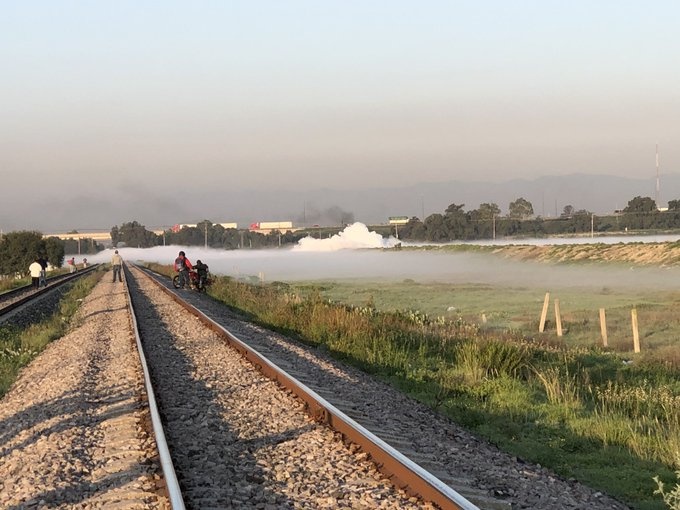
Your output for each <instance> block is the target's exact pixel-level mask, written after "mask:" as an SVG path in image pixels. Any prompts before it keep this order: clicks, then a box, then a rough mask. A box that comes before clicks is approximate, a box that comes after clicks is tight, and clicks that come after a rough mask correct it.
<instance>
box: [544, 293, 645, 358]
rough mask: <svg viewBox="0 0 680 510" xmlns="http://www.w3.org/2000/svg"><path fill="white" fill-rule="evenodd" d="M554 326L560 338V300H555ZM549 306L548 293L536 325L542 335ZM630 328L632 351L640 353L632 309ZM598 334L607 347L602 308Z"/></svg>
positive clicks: (634, 315)
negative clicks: (631, 331)
mask: <svg viewBox="0 0 680 510" xmlns="http://www.w3.org/2000/svg"><path fill="white" fill-rule="evenodd" d="M554 301H555V326H556V328H557V336H560V337H561V336H562V334H563V331H562V316H561V315H560V300H559V299H557V298H555V300H554ZM549 305H550V292H546V293H545V299H544V300H543V311H542V312H541V321H540V322H539V324H538V332H539V333H543V331H544V330H545V320H546V318H547V317H548V307H549ZM630 318H631V326H632V328H633V351H634V352H640V333H639V331H638V317H637V310H636V309H635V308H633V309H632V310H631V311H630ZM600 333H601V335H602V346H603V347H607V346H608V341H607V317H606V315H605V311H604V308H600Z"/></svg>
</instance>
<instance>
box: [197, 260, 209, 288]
mask: <svg viewBox="0 0 680 510" xmlns="http://www.w3.org/2000/svg"><path fill="white" fill-rule="evenodd" d="M194 269H195V270H196V272H197V273H198V288H199V289H202V288H203V287H204V286H205V281H206V280H207V278H208V264H204V263H203V262H201V261H200V259H199V260H197V261H196V264H195V265H194Z"/></svg>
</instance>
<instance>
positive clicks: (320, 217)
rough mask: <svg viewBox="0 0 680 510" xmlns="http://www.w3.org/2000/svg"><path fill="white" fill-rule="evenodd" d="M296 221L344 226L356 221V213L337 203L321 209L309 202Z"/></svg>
mask: <svg viewBox="0 0 680 510" xmlns="http://www.w3.org/2000/svg"><path fill="white" fill-rule="evenodd" d="M295 222H296V223H297V224H298V225H302V226H311V225H321V226H343V225H349V224H350V223H354V213H351V212H348V211H345V210H343V209H342V208H341V207H338V206H337V205H334V206H332V207H329V208H327V209H324V210H322V211H320V210H319V209H317V208H316V206H314V205H309V204H307V205H306V207H305V210H304V212H303V213H302V214H301V215H299V216H298V217H297V218H296V220H295Z"/></svg>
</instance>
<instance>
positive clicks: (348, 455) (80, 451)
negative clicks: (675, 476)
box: [0, 267, 625, 510]
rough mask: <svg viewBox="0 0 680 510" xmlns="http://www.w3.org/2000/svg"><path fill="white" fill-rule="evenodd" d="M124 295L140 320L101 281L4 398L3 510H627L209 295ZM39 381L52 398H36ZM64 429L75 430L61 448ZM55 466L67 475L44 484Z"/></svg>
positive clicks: (142, 282)
mask: <svg viewBox="0 0 680 510" xmlns="http://www.w3.org/2000/svg"><path fill="white" fill-rule="evenodd" d="M125 286H126V287H127V288H128V289H129V291H130V296H131V301H132V303H133V304H134V308H135V312H134V317H135V319H130V316H129V314H128V312H127V307H126V300H127V297H126V293H125V292H124V287H123V286H122V285H121V284H117V283H111V282H110V281H109V280H108V279H107V278H106V277H105V278H103V279H102V282H100V284H99V285H98V286H97V287H96V288H95V291H93V295H92V296H90V297H89V298H88V299H87V300H86V303H84V305H83V319H82V320H83V325H82V326H81V327H80V328H77V329H76V330H75V331H73V332H72V333H70V334H69V335H67V337H64V338H63V339H61V340H59V341H57V342H55V344H54V345H52V346H50V348H49V349H48V350H47V351H46V352H45V353H44V354H43V355H42V356H40V357H39V358H38V359H37V360H36V361H35V362H34V363H33V364H32V365H31V366H30V367H28V368H27V369H26V371H25V373H24V375H23V377H22V378H21V379H20V380H19V381H18V382H17V384H16V386H15V388H13V391H12V392H10V393H9V394H8V395H7V397H6V398H5V399H4V400H3V401H2V403H1V404H2V405H0V423H2V424H3V425H6V427H5V428H3V429H2V432H0V507H2V508H11V509H18V508H32V507H36V508H37V507H40V505H41V502H42V503H43V504H44V505H49V507H50V508H72V507H73V506H74V505H76V504H77V505H78V508H98V507H99V506H98V505H100V504H101V503H102V502H103V501H105V502H109V503H112V504H114V503H115V504H116V505H118V506H117V507H118V508H169V507H171V506H172V507H173V508H182V505H186V507H187V508H208V509H209V508H265V509H272V510H273V509H275V508H435V507H436V506H435V505H437V506H439V507H442V508H476V507H479V508H490V509H497V508H574V509H575V508H594V509H600V508H602V509H604V508H610V509H620V508H625V506H623V505H621V504H619V503H617V502H615V501H614V500H611V499H609V498H607V497H606V496H604V495H602V494H600V493H597V492H595V491H592V490H590V489H587V488H583V487H581V486H579V485H578V484H574V483H571V484H570V483H567V482H562V481H560V480H556V479H555V478H554V477H553V476H551V475H550V474H549V473H545V472H543V470H541V469H540V467H536V466H527V465H524V464H522V463H518V462H517V461H516V459H515V460H514V461H513V460H512V459H508V457H507V456H505V455H504V454H502V453H500V452H498V451H497V450H495V449H494V448H493V447H490V446H488V445H485V444H483V443H481V442H479V441H477V440H476V439H475V438H473V437H471V436H469V435H467V434H466V433H465V431H463V430H461V429H459V428H457V427H455V425H454V424H452V423H450V422H448V421H447V420H445V419H443V418H441V417H439V416H437V415H436V414H434V413H432V412H431V411H430V410H428V409H426V408H424V407H422V406H420V405H418V404H417V403H414V402H413V401H410V400H409V399H407V398H406V397H404V396H402V395H399V394H398V393H396V392H394V390H392V389H391V388H389V387H387V386H386V385H384V384H382V383H380V382H377V381H374V380H372V379H371V378H369V377H367V376H365V375H364V374H361V373H360V372H358V371H355V370H352V369H348V368H346V367H342V366H340V365H338V364H337V363H335V362H333V361H332V360H330V359H327V358H325V357H324V356H323V353H319V352H316V351H315V350H314V349H309V348H305V347H304V346H301V345H299V344H297V343H295V342H292V341H290V340H288V339H286V338H284V337H282V336H280V335H277V334H274V333H272V332H270V331H267V330H264V329H262V328H259V327H257V326H255V325H253V324H251V323H248V322H247V321H246V320H244V319H243V318H242V317H239V316H237V315H235V314H233V313H231V312H229V311H228V310H227V309H226V308H225V307H224V306H222V305H220V304H219V303H217V302H215V301H214V300H212V299H210V298H209V297H207V296H204V295H200V294H198V293H194V292H190V291H175V290H174V289H170V286H171V283H170V282H169V280H167V279H164V278H159V277H157V276H153V275H151V274H149V273H148V272H142V270H141V269H139V268H135V267H132V268H130V269H126V285H125ZM192 307H195V308H196V309H197V310H200V311H199V312H198V315H196V310H192V311H191V312H190V311H189V310H190V309H192ZM209 318H212V319H213V320H214V323H210V322H209V320H208V319H209ZM131 321H132V323H134V324H136V325H137V326H138V327H139V343H140V344H142V345H143V346H144V350H145V352H146V354H147V358H148V372H149V373H150V376H151V380H152V381H153V383H154V392H155V393H156V395H157V400H158V402H159V408H160V411H161V415H162V420H161V419H159V418H157V417H156V418H154V416H153V415H154V413H153V411H150V410H149V408H148V403H147V402H146V401H145V400H144V399H143V398H142V397H143V395H145V394H146V393H147V391H148V390H145V389H144V387H143V381H142V378H141V375H140V374H141V373H142V367H141V365H140V362H139V361H138V359H136V360H135V359H133V358H135V357H136V356H133V354H134V352H133V350H132V346H133V345H134V344H135V340H134V332H133V330H132V328H129V327H128V325H129V324H130V323H131ZM208 324H209V325H208ZM124 326H125V327H124ZM225 330H228V331H229V332H226V331H225ZM240 341H241V342H243V343H240ZM228 344H231V346H230V345H228ZM74 346H77V348H75V349H74ZM234 347H235V348H234ZM237 350H238V351H241V352H247V353H249V354H251V358H252V353H253V352H255V351H257V352H258V353H259V354H260V355H263V356H266V357H267V358H269V359H270V360H273V362H274V363H275V364H276V365H279V366H280V367H282V368H283V369H284V370H285V371H286V372H288V375H285V376H284V375H282V374H279V373H277V374H276V375H275V378H276V379H277V380H278V383H277V382H274V381H272V380H271V379H269V378H267V377H265V376H264V375H262V373H260V372H258V371H257V370H255V368H254V367H256V366H260V367H263V368H265V372H271V371H273V369H272V367H270V366H269V362H268V361H264V360H262V359H258V358H257V355H255V357H254V358H252V360H251V361H250V362H249V361H246V360H244V358H243V357H242V356H241V355H240V354H238V353H237ZM131 353H132V354H131ZM53 370H58V373H59V376H58V377H57V376H56V375H55V374H53V373H50V372H51V371H53ZM62 372H65V373H66V375H64V374H63V373H62ZM100 377H103V378H104V380H103V381H102V380H100V379H99V378H100ZM291 380H292V381H300V382H303V383H305V385H306V386H307V388H308V389H306V390H304V391H303V393H304V392H306V393H307V395H306V396H305V395H302V396H300V397H296V396H294V395H293V393H292V392H293V389H292V388H291ZM36 381H40V382H41V383H42V384H44V383H45V381H49V383H50V385H49V387H48V388H45V389H43V388H41V390H40V391H36V390H35V389H34V388H35V386H38V384H36ZM64 382H65V383H66V386H67V387H62V386H60V385H63V383H64ZM69 385H70V386H69ZM282 386H283V387H284V388H285V389H282ZM149 395H151V392H150V391H149ZM66 396H67V397H66ZM308 413H311V415H312V416H313V417H314V418H315V419H314V420H310V419H309V418H308V417H307V414H308ZM343 415H346V416H348V417H351V418H352V419H353V420H354V421H356V422H357V423H360V424H361V425H362V427H363V429H365V430H363V429H360V430H362V431H361V433H360V434H359V436H361V435H363V436H365V437H364V438H361V437H359V436H357V435H356V434H357V432H352V431H349V430H347V429H345V428H344V427H345V426H346V425H344V424H342V423H341V422H342V420H344V419H345V418H344V417H343ZM55 420H56V422H57V423H58V424H60V426H55ZM154 421H158V422H161V421H162V423H163V425H164V433H163V435H164V436H165V438H166V439H167V444H168V455H166V454H165V453H164V451H163V450H164V448H163V443H164V441H163V439H162V437H161V438H154V437H153V434H152V432H151V425H150V424H151V423H152V422H154ZM350 421H351V420H350ZM327 425H331V426H336V427H337V428H338V429H339V430H340V431H341V432H333V431H332V430H331V429H329V428H328V427H327ZM74 430H81V433H80V434H71V435H69V433H70V432H73V431H74ZM42 437H49V438H51V440H50V441H47V442H45V441H41V440H39V438H42ZM79 438H80V439H79ZM366 438H368V441H366ZM343 440H344V441H345V442H347V441H349V446H346V445H345V444H344V443H343ZM110 441H113V443H111V442H110ZM157 444H159V445H160V448H157V447H156V445H157ZM57 445H58V446H59V447H57ZM53 446H54V448H52V447H53ZM376 448H377V449H376ZM381 449H382V450H383V451H380V450H381ZM393 449H394V450H399V451H400V452H401V453H399V452H392V450H393ZM170 454H172V462H171V464H172V466H171V467H169V466H170V461H169V457H170ZM386 454H390V455H392V457H393V458H394V459H396V460H394V459H393V460H389V459H388V457H387V456H385V455H386ZM164 457H168V458H166V459H165V460H164ZM376 462H377V463H378V464H379V466H376V464H375V463H376ZM416 462H417V464H418V465H419V466H418V465H416V464H415V463H416ZM395 463H396V464H395ZM54 465H57V466H64V468H63V469H57V470H56V471H57V472H56V474H54V473H53V471H54V469H53V468H52V467H51V466H54ZM161 465H163V467H162V471H164V472H165V473H166V474H165V475H162V473H161ZM395 466H397V467H395ZM378 467H380V468H381V469H382V471H383V473H380V472H379V470H378ZM45 470H46V471H49V472H50V474H49V475H45V474H44V473H43V471H45ZM409 470H410V471H411V472H413V471H415V475H414V474H413V473H411V474H408V473H407V471H409ZM171 471H172V472H174V473H175V475H173V474H172V472H171ZM433 473H434V474H433ZM435 475H436V476H435ZM173 476H176V479H177V481H178V484H177V486H176V487H175V488H173V487H174V484H173V480H172V479H173ZM413 476H414V477H413ZM418 480H419V481H418ZM423 484H425V485H423ZM428 484H429V488H427V489H423V487H425V486H427V485H428ZM395 485H396V487H395ZM180 490H181V496H179V495H178V494H179V492H180ZM437 498H439V499H437ZM447 499H448V501H447ZM180 500H181V501H182V502H179V501H180ZM433 501H434V502H436V503H433Z"/></svg>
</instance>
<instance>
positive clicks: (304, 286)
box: [289, 279, 680, 366]
mask: <svg viewBox="0 0 680 510" xmlns="http://www.w3.org/2000/svg"><path fill="white" fill-rule="evenodd" d="M289 286H290V289H291V292H295V293H297V294H299V295H301V296H309V295H312V294H313V293H318V294H320V295H321V296H322V297H324V298H326V299H329V300H331V301H334V302H338V303H346V304H349V305H352V306H365V305H370V306H374V307H375V308H377V309H378V310H383V311H396V310H418V311H420V312H423V313H425V314H427V315H429V316H434V317H444V318H447V319H451V320H455V319H458V318H461V319H462V320H464V321H466V322H469V323H473V324H478V325H479V326H480V327H481V328H482V329H485V330H489V331H498V332H503V331H508V330H516V331H518V332H519V333H521V334H522V335H524V336H527V337H535V338H540V339H542V340H543V341H549V342H559V343H564V344H565V345H569V346H574V347H577V346H584V347H588V346H595V345H601V344H602V338H601V334H600V319H599V309H600V308H605V310H606V319H607V333H608V344H609V346H610V347H611V348H613V349H614V350H616V351H618V352H628V351H632V349H633V335H632V329H631V318H630V317H631V309H632V308H636V309H637V311H638V323H639V334H640V339H641V344H642V349H643V350H646V349H658V348H673V347H677V346H678V342H677V339H678V338H680V292H671V291H637V290H616V291H614V290H612V289H608V288H601V289H597V290H593V289H589V288H573V287H568V288H563V289H558V290H556V291H553V292H551V301H550V307H549V310H548V311H549V313H548V320H547V323H546V328H545V333H543V334H539V333H538V323H539V319H540V315H541V310H542V307H543V300H544V297H545V290H544V289H537V288H535V287H534V288H532V287H528V286H527V287H499V286H492V285H484V284H447V283H422V282H415V281H413V280H404V281H397V282H389V281H383V282H381V281H366V280H349V279H344V280H327V281H314V282H295V283H290V284H289ZM554 298H558V299H559V300H560V311H561V317H562V327H563V330H564V336H563V337H561V338H559V339H558V338H557V335H556V328H555V316H554ZM678 366H680V365H678Z"/></svg>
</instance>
